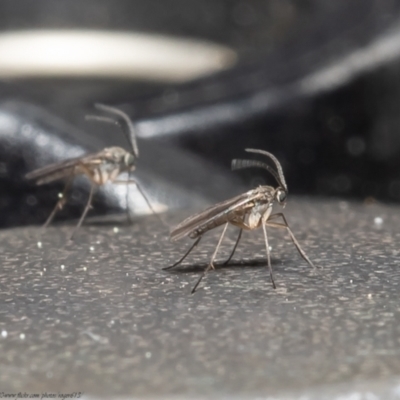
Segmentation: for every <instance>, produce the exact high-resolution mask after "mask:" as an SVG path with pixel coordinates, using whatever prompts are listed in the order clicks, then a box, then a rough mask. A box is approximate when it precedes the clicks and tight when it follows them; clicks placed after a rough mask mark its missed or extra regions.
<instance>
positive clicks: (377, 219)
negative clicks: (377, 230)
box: [374, 217, 383, 226]
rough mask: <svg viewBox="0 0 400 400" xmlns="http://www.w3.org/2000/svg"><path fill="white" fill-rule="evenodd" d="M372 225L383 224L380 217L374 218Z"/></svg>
mask: <svg viewBox="0 0 400 400" xmlns="http://www.w3.org/2000/svg"><path fill="white" fill-rule="evenodd" d="M374 224H375V225H378V226H379V225H382V224H383V218H382V217H375V218H374Z"/></svg>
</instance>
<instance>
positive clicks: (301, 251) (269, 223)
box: [267, 213, 315, 268]
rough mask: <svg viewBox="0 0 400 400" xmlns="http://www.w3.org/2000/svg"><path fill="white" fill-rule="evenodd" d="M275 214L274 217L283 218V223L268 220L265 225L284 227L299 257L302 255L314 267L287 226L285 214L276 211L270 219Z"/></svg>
mask: <svg viewBox="0 0 400 400" xmlns="http://www.w3.org/2000/svg"><path fill="white" fill-rule="evenodd" d="M275 216H276V217H281V218H282V219H283V222H284V223H283V224H280V223H277V222H269V221H267V225H268V226H271V227H274V228H285V229H286V230H287V231H288V232H289V235H290V238H291V239H292V242H293V244H294V245H295V246H296V249H297V251H298V252H299V254H300V255H301V257H302V258H303V259H304V260H305V261H307V263H308V264H309V265H310V266H311V267H313V268H315V265H314V264H313V263H312V261H311V260H310V259H309V258H308V257H307V254H306V253H305V251H304V250H303V249H302V248H301V246H300V243H299V242H298V241H297V239H296V238H295V236H294V234H293V232H292V230H291V229H290V228H289V225H288V222H287V220H286V218H285V216H284V215H283V214H282V213H277V214H273V215H271V216H270V218H269V219H271V217H275Z"/></svg>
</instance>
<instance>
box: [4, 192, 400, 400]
mask: <svg viewBox="0 0 400 400" xmlns="http://www.w3.org/2000/svg"><path fill="white" fill-rule="evenodd" d="M188 214H189V213H188V212H185V213H183V212H181V213H174V214H166V215H165V219H166V220H167V221H168V223H169V224H170V225H171V226H172V225H174V224H176V223H178V222H180V221H181V219H183V218H185V217H186V216H188ZM285 215H286V216H287V218H288V221H289V223H290V225H291V227H292V230H293V232H294V234H295V235H296V237H297V239H298V240H299V242H300V243H301V245H302V246H303V248H304V250H305V251H306V253H307V254H308V256H309V257H310V258H311V259H312V260H313V262H314V263H315V264H316V265H318V266H320V267H321V269H320V270H319V269H318V270H315V271H314V270H313V269H312V268H310V267H309V266H308V265H307V264H306V263H305V262H304V260H303V259H302V258H300V256H299V254H298V253H297V251H296V249H295V247H294V246H293V244H292V243H291V242H290V239H289V238H288V235H287V234H286V233H285V232H282V231H280V230H273V229H270V231H269V237H270V242H271V243H270V245H271V247H272V250H271V251H272V253H271V254H272V266H273V269H274V278H275V281H276V284H277V289H276V290H274V289H273V288H272V286H271V283H270V281H269V275H268V271H267V270H266V268H265V265H266V256H265V246H264V242H263V234H262V230H258V231H254V232H250V233H245V234H244V235H243V241H242V242H241V244H240V245H239V247H238V249H237V252H236V254H235V257H234V259H233V261H232V263H231V265H229V266H220V267H217V268H216V271H212V272H210V273H209V274H208V275H207V276H206V278H205V279H204V280H203V282H202V284H201V285H200V287H199V289H198V291H197V292H196V293H195V294H193V295H191V294H190V291H191V288H192V286H193V285H194V283H195V282H196V280H197V278H198V276H199V274H200V273H201V271H202V269H203V268H204V267H205V266H206V265H207V262H208V261H209V258H210V256H211V254H212V252H213V250H214V248H215V246H216V244H217V240H218V237H219V234H220V230H215V231H211V232H209V233H207V235H205V236H204V239H203V241H202V243H201V244H200V245H199V248H198V249H197V250H196V251H195V252H193V254H192V255H190V256H189V257H188V259H187V260H185V262H184V265H183V266H182V268H179V269H177V270H171V271H163V270H162V268H163V267H165V266H168V265H171V264H172V263H174V262H175V261H176V260H177V259H179V258H180V257H181V256H182V255H183V254H184V252H185V251H186V250H187V249H188V247H189V246H190V245H191V241H190V239H187V240H182V241H180V242H176V243H171V242H170V241H169V240H168V229H167V228H165V227H163V226H162V225H161V224H160V223H159V221H158V220H157V219H156V218H154V217H152V216H150V217H144V218H140V219H138V220H136V221H135V222H134V223H133V224H132V225H131V226H127V225H124V226H121V225H113V224H110V223H107V224H103V225H90V224H89V223H88V224H86V226H84V227H83V228H82V229H80V230H79V231H78V234H77V236H76V239H75V241H74V242H72V243H71V242H66V239H67V238H68V235H69V234H70V232H71V230H72V229H73V226H72V225H71V226H69V225H68V226H53V227H50V228H48V229H47V230H46V231H44V232H43V233H42V232H41V230H40V228H36V227H30V228H18V229H9V230H4V231H1V232H0V249H1V250H0V304H1V306H0V370H1V374H0V386H1V391H2V392H4V393H15V392H28V393H43V392H48V393H49V392H63V393H72V392H81V393H83V394H85V396H94V397H97V396H100V397H104V396H106V397H108V398H111V397H112V396H118V397H135V396H136V397H151V398H175V397H176V396H178V397H185V398H228V397H230V396H233V397H235V398H255V397H257V396H264V397H262V398H267V396H273V397H270V398H277V399H280V398H285V399H286V398H288V399H289V398H290V399H292V398H293V399H294V398H300V397H301V396H303V397H302V398H312V399H314V398H315V399H317V398H318V399H321V398H339V397H340V395H341V394H343V393H344V394H346V395H348V396H350V395H352V393H358V394H360V396H361V394H362V395H363V396H364V394H366V393H367V394H368V393H370V394H371V395H375V396H376V397H375V398H386V399H391V398H393V399H394V398H400V397H396V396H400V386H397V385H398V380H397V377H398V376H399V374H400V323H399V322H400V301H399V297H400V296H399V283H400V247H399V243H400V213H399V209H398V207H395V206H387V205H377V204H373V205H364V204H359V203H348V202H343V201H333V200H329V201H324V200H313V199H312V200H310V199H305V198H291V199H290V202H289V204H288V206H287V207H286V209H285ZM236 234H237V231H236V230H235V228H229V229H228V237H227V238H226V240H225V241H224V242H223V244H222V247H221V252H220V254H219V257H218V259H219V260H221V261H222V260H223V259H224V258H225V257H226V256H227V255H229V252H230V250H231V248H232V246H233V243H234V240H235V238H236ZM38 242H40V243H38ZM325 396H326V397H325ZM345 398H346V397H345ZM349 398H350V397H349ZM357 398H360V399H361V398H364V397H357ZM365 398H369V397H365ZM371 398H372V397H371Z"/></svg>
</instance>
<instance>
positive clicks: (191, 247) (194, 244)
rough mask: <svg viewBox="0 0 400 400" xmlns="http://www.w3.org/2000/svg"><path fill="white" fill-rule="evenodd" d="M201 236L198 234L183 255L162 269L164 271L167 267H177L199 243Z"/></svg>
mask: <svg viewBox="0 0 400 400" xmlns="http://www.w3.org/2000/svg"><path fill="white" fill-rule="evenodd" d="M201 238H202V236H199V237H198V238H197V240H196V241H195V242H194V243H193V244H192V246H190V249H189V250H188V251H187V252H186V253H185V255H184V256H183V257H182V258H181V259H180V260H179V261H177V262H176V263H175V264H174V265H171V266H170V267H165V268H163V270H164V271H166V270H167V269H171V268H174V267H177V266H178V265H179V264H180V263H181V262H182V261H183V260H184V259H185V258H186V257H187V256H188V255H189V254H190V253H191V251H192V250H193V249H194V248H195V247H196V246H197V245H198V244H199V242H200V239H201Z"/></svg>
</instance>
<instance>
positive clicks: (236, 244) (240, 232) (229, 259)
mask: <svg viewBox="0 0 400 400" xmlns="http://www.w3.org/2000/svg"><path fill="white" fill-rule="evenodd" d="M242 232H243V229H242V228H241V229H240V231H239V235H238V237H237V239H236V243H235V246H234V247H233V250H232V252H231V255H230V256H229V258H228V259H227V260H226V261H225V262H224V265H226V264H228V263H229V261H231V259H232V257H233V255H234V254H235V251H236V248H237V246H238V244H239V241H240V238H241V237H242Z"/></svg>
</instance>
